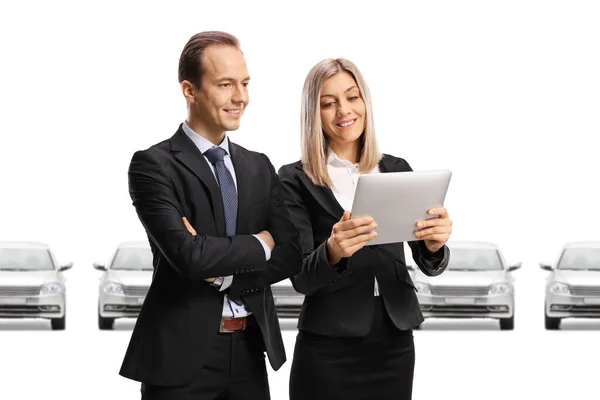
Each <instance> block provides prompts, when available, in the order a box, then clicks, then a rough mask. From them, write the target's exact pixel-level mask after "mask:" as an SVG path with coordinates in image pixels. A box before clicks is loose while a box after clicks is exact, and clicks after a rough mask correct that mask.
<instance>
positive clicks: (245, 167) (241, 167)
mask: <svg viewBox="0 0 600 400" xmlns="http://www.w3.org/2000/svg"><path fill="white" fill-rule="evenodd" d="M182 126H183V124H181V125H179V129H178V130H177V132H175V134H174V135H173V136H172V137H171V151H172V152H173V153H174V156H175V158H176V159H177V160H179V161H180V162H181V163H182V164H183V165H185V166H186V167H187V168H188V169H189V170H190V171H191V172H193V173H194V175H196V176H197V177H198V178H199V179H200V181H201V182H202V184H203V185H204V187H205V189H206V191H207V192H209V193H210V198H211V203H212V208H213V214H214V217H215V221H216V222H217V229H218V233H219V235H222V236H223V235H225V213H224V211H223V203H222V198H221V189H220V188H219V185H218V184H217V181H216V179H215V176H214V174H213V172H212V171H211V169H210V166H209V165H208V162H207V161H206V159H205V158H204V156H203V155H202V153H201V152H200V150H199V149H198V147H196V145H195V144H194V142H193V141H192V140H191V139H190V138H189V137H188V136H187V135H186V134H185V132H184V131H183V128H182ZM229 152H230V155H231V161H232V163H233V167H234V168H235V176H236V182H237V190H238V220H237V230H238V232H245V231H246V230H247V229H246V228H247V223H248V220H247V218H248V216H247V214H246V210H247V209H248V207H247V205H248V204H247V203H248V201H249V197H248V196H249V194H250V185H251V182H250V179H251V178H252V173H251V172H252V171H251V170H249V168H251V163H250V162H249V161H248V157H247V155H246V153H245V152H244V151H243V149H242V148H240V147H239V146H237V145H236V144H235V143H232V142H231V140H229Z"/></svg>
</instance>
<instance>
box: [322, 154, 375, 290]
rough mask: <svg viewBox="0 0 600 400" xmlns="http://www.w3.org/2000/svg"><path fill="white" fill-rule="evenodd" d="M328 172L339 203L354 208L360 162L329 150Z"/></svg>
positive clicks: (347, 207)
mask: <svg viewBox="0 0 600 400" xmlns="http://www.w3.org/2000/svg"><path fill="white" fill-rule="evenodd" d="M327 172H329V178H330V179H331V182H332V183H333V185H334V187H333V188H332V189H331V190H332V192H333V195H334V196H335V198H336V200H337V201H338V203H340V206H342V208H343V209H344V210H347V211H350V210H352V202H353V199H354V192H356V183H357V182H358V177H359V176H360V175H361V173H360V172H359V171H358V164H353V163H352V162H350V161H347V160H342V159H340V158H339V157H338V156H337V154H335V153H334V152H333V151H331V150H330V151H329V157H328V158H327ZM380 172H381V171H380V169H379V166H376V167H375V168H373V170H371V171H370V172H369V173H371V174H378V173H380ZM375 296H379V286H378V285H377V279H375Z"/></svg>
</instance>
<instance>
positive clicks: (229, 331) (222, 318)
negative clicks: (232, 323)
mask: <svg viewBox="0 0 600 400" xmlns="http://www.w3.org/2000/svg"><path fill="white" fill-rule="evenodd" d="M225 319H229V317H221V323H220V324H219V332H220V333H232V332H235V331H232V330H229V329H225Z"/></svg>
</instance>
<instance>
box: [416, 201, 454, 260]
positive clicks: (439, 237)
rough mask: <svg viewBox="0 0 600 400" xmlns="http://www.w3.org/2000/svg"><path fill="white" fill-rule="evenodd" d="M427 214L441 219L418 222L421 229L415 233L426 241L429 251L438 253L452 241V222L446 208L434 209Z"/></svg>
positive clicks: (418, 237)
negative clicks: (449, 240)
mask: <svg viewBox="0 0 600 400" xmlns="http://www.w3.org/2000/svg"><path fill="white" fill-rule="evenodd" d="M427 213H428V214H429V215H431V216H436V215H437V216H439V217H438V218H431V219H427V220H425V221H419V222H417V227H418V228H419V229H418V230H416V231H415V236H416V237H417V239H422V240H424V241H425V246H426V247H427V250H429V251H430V252H432V253H436V252H437V251H438V250H439V249H441V248H442V247H443V246H444V244H446V242H447V241H448V239H450V234H451V233H452V220H451V219H450V217H449V216H448V210H446V209H445V208H444V207H439V208H432V209H431V210H429V211H428V212H427Z"/></svg>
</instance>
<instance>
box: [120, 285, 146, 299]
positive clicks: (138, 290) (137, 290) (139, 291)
mask: <svg viewBox="0 0 600 400" xmlns="http://www.w3.org/2000/svg"><path fill="white" fill-rule="evenodd" d="M148 289H149V286H125V287H123V293H124V294H125V295H126V296H142V297H143V296H146V294H147V293H148Z"/></svg>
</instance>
